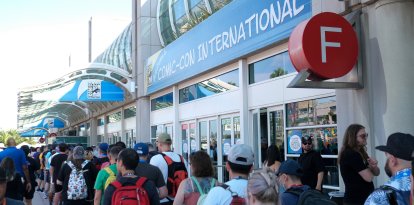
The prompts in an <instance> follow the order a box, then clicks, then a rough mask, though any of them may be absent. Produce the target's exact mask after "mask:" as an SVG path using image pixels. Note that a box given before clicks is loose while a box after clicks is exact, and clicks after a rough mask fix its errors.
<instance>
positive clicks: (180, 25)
mask: <svg viewBox="0 0 414 205" xmlns="http://www.w3.org/2000/svg"><path fill="white" fill-rule="evenodd" d="M184 2H185V1H184V0H173V2H172V8H173V10H172V12H173V15H174V23H175V27H176V28H177V32H178V33H179V34H183V33H185V32H187V31H188V30H189V29H190V26H189V21H188V19H187V15H186V12H185V5H184Z"/></svg>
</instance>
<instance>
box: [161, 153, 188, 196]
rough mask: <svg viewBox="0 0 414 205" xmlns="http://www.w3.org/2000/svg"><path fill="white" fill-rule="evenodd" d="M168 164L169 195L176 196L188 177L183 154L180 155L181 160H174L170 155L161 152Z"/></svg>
mask: <svg viewBox="0 0 414 205" xmlns="http://www.w3.org/2000/svg"><path fill="white" fill-rule="evenodd" d="M161 155H162V156H163V157H164V160H165V161H166V162H167V165H168V179H167V188H168V196H171V197H175V195H176V194H177V191H178V187H179V186H180V184H181V182H182V181H183V180H184V179H186V178H187V177H188V173H187V169H186V168H185V164H184V159H183V156H181V155H179V156H180V160H181V161H180V162H174V161H173V160H172V159H171V158H170V157H169V156H167V155H165V154H164V153H161Z"/></svg>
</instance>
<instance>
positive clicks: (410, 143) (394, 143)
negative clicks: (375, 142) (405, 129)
mask: <svg viewBox="0 0 414 205" xmlns="http://www.w3.org/2000/svg"><path fill="white" fill-rule="evenodd" d="M375 148H376V149H378V150H380V151H383V152H387V153H389V154H391V155H393V156H395V157H397V158H399V159H403V160H407V161H411V160H412V156H411V155H412V153H413V150H414V136H412V135H410V134H406V133H401V132H397V133H394V134H391V135H390V136H389V137H388V139H387V145H381V146H377V147H375Z"/></svg>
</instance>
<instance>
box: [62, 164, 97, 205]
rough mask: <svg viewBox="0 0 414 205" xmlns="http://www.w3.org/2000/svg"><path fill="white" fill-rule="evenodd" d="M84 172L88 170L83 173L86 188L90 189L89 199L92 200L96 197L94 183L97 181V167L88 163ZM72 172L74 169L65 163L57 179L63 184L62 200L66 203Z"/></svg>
mask: <svg viewBox="0 0 414 205" xmlns="http://www.w3.org/2000/svg"><path fill="white" fill-rule="evenodd" d="M83 170H87V171H85V172H84V173H83V176H84V177H85V182H86V186H87V187H88V199H90V200H92V199H93V196H94V189H93V183H94V181H95V179H96V175H97V170H96V168H95V166H93V164H92V163H91V162H89V163H87V164H86V165H85V167H84V168H83ZM71 172H72V168H70V166H69V165H68V164H67V163H65V164H64V165H63V166H62V170H61V172H59V176H58V178H57V179H59V181H61V182H62V186H63V189H62V200H63V201H65V200H67V199H68V192H67V191H68V185H69V176H70V173H71Z"/></svg>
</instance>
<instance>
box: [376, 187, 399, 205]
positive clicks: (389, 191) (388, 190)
mask: <svg viewBox="0 0 414 205" xmlns="http://www.w3.org/2000/svg"><path fill="white" fill-rule="evenodd" d="M380 189H381V190H383V191H384V192H385V195H386V196H387V199H388V202H389V203H390V205H398V202H397V195H396V193H395V191H396V190H395V188H394V187H392V186H387V185H382V186H381V187H380Z"/></svg>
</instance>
